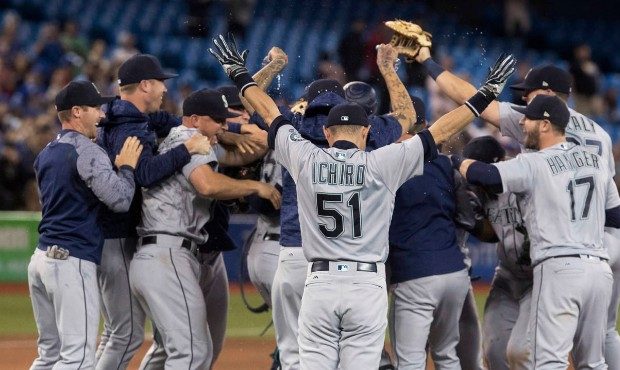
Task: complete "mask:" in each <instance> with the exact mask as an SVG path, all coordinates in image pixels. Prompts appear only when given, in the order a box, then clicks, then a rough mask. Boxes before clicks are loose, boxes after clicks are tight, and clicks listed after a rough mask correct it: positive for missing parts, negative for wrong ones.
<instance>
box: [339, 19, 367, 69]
mask: <svg viewBox="0 0 620 370" xmlns="http://www.w3.org/2000/svg"><path fill="white" fill-rule="evenodd" d="M365 29H366V23H364V21H362V20H356V21H355V22H353V24H351V29H350V30H349V32H348V33H347V34H346V35H345V36H344V37H343V38H342V39H341V40H340V45H339V46H338V56H339V57H340V62H341V63H342V67H343V68H344V73H345V77H346V81H359V80H361V79H362V78H361V76H360V69H361V68H362V66H363V65H364V35H363V33H364V30H365Z"/></svg>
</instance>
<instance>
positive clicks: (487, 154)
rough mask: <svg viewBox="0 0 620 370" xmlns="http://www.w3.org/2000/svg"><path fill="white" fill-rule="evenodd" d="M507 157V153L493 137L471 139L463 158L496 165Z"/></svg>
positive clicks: (464, 149) (465, 148) (464, 150)
mask: <svg viewBox="0 0 620 370" xmlns="http://www.w3.org/2000/svg"><path fill="white" fill-rule="evenodd" d="M505 156H506V151H505V150H504V148H502V145H501V144H500V143H499V141H497V139H496V138H494V137H493V136H479V137H477V138H474V139H471V140H470V141H469V143H467V145H465V147H464V148H463V157H465V158H469V159H475V160H477V161H481V162H484V163H495V162H497V161H499V160H500V159H502V158H504V157H505Z"/></svg>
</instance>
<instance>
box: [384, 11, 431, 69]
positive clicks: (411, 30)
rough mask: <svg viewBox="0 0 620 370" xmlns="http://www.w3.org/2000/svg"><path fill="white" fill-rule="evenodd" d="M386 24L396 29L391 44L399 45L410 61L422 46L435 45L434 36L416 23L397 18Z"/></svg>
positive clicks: (400, 50) (393, 29)
mask: <svg viewBox="0 0 620 370" xmlns="http://www.w3.org/2000/svg"><path fill="white" fill-rule="evenodd" d="M385 25H386V26H387V27H388V28H389V29H391V30H392V31H394V35H393V36H392V39H391V40H390V44H392V46H395V47H399V52H400V53H401V54H404V55H405V56H406V57H407V58H406V61H407V62H408V63H410V62H412V61H413V59H414V58H415V57H416V56H417V55H418V53H419V52H420V48H421V47H422V46H427V47H429V48H430V47H431V46H432V45H433V36H432V35H431V34H430V33H428V32H426V31H424V30H423V29H422V27H420V26H418V25H417V24H415V23H411V22H407V21H403V20H400V19H397V20H394V21H387V22H385Z"/></svg>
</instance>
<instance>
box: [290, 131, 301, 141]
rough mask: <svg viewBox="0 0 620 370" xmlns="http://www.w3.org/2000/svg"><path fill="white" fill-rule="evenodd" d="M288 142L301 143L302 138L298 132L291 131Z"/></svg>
mask: <svg viewBox="0 0 620 370" xmlns="http://www.w3.org/2000/svg"><path fill="white" fill-rule="evenodd" d="M288 138H289V140H291V141H303V140H304V138H303V137H301V134H300V133H299V132H296V131H293V132H291V134H290V135H289V136H288Z"/></svg>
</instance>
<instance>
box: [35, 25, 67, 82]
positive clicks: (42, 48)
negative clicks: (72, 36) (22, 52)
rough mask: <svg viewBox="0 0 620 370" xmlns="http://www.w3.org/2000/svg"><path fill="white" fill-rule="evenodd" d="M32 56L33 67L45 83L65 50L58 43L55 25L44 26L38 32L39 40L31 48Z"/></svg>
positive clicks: (58, 36)
mask: <svg viewBox="0 0 620 370" xmlns="http://www.w3.org/2000/svg"><path fill="white" fill-rule="evenodd" d="M32 55H33V56H34V58H33V59H34V63H33V67H34V68H36V69H37V70H38V71H39V72H40V73H41V77H42V78H43V81H47V80H48V79H49V77H50V76H51V75H52V71H53V70H54V69H56V67H58V66H59V65H60V64H61V63H62V61H63V59H64V55H65V50H64V48H63V46H62V44H61V43H60V35H59V32H58V25H56V24H55V23H47V24H44V25H43V27H42V28H41V31H40V32H39V38H38V40H37V42H36V43H35V44H34V46H33V48H32Z"/></svg>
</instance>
